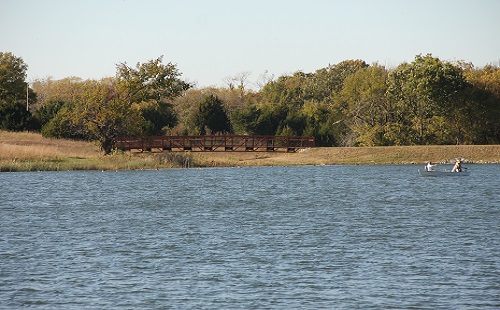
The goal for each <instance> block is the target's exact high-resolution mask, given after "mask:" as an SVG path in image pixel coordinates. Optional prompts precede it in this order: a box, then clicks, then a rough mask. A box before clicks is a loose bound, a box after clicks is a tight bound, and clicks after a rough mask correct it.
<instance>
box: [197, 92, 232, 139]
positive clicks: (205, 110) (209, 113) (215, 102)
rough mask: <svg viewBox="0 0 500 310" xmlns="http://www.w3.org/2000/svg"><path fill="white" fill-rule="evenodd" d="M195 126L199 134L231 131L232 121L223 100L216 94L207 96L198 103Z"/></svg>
mask: <svg viewBox="0 0 500 310" xmlns="http://www.w3.org/2000/svg"><path fill="white" fill-rule="evenodd" d="M194 126H195V128H196V130H197V132H198V133H199V134H202V135H205V134H207V133H209V132H210V133H228V132H231V123H230V121H229V118H228V116H227V114H226V112H225V111H224V108H223V105H222V101H220V100H219V98H217V97H216V96H214V95H208V96H206V97H205V98H204V99H203V100H202V101H201V102H199V104H198V109H197V111H196V113H195V115H194Z"/></svg>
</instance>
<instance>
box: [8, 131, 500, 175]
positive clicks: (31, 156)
mask: <svg viewBox="0 0 500 310" xmlns="http://www.w3.org/2000/svg"><path fill="white" fill-rule="evenodd" d="M458 158H460V159H461V160H463V162H464V163H467V164H500V145H430V146H377V147H316V148H310V149H304V150H299V151H297V152H294V153H287V152H217V151H215V152H163V153H160V152H153V153H150V152H144V153H140V152H116V153H114V154H112V155H106V156H104V155H102V153H101V152H100V151H99V149H98V147H97V146H96V145H95V144H94V143H91V142H83V141H73V140H64V139H48V138H43V137H42V136H41V135H40V134H37V133H23V132H21V133H12V132H5V131H0V172H25V171H76V170H89V171H91V170H97V171H99V170H156V169H167V168H205V167H249V166H322V165H407V164H410V165H411V164H415V165H424V164H425V163H427V162H429V161H430V162H432V163H437V164H451V163H453V162H454V161H455V159H458Z"/></svg>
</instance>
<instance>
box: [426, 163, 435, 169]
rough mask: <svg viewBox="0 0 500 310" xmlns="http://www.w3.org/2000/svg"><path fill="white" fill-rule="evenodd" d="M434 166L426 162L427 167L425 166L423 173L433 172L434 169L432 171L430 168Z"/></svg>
mask: <svg viewBox="0 0 500 310" xmlns="http://www.w3.org/2000/svg"><path fill="white" fill-rule="evenodd" d="M434 166H436V165H433V164H432V163H431V162H428V163H427V165H425V171H434V169H432V167H434Z"/></svg>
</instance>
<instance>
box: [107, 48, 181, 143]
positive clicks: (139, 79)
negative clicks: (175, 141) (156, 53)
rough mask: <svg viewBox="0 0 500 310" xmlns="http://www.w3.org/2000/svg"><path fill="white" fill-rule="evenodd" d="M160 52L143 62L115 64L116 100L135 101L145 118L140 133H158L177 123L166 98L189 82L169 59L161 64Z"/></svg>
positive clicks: (169, 97) (171, 96)
mask: <svg viewBox="0 0 500 310" xmlns="http://www.w3.org/2000/svg"><path fill="white" fill-rule="evenodd" d="M162 61H163V56H160V57H158V58H157V59H154V60H150V61H148V62H145V63H137V64H136V66H135V68H132V67H129V66H128V65H127V64H126V63H120V64H118V65H117V66H116V68H117V72H116V88H117V92H118V93H119V98H120V100H124V101H125V102H127V103H128V104H130V105H132V104H137V105H139V111H140V113H141V115H142V117H143V118H144V120H145V123H144V128H143V129H144V133H145V134H149V135H160V134H162V133H163V130H164V128H172V127H173V126H175V125H176V124H177V117H176V115H175V114H174V109H173V106H172V105H171V104H170V101H171V100H173V99H174V98H176V97H178V96H180V95H181V94H182V93H184V92H185V91H186V90H188V89H189V88H191V85H190V84H189V83H187V82H184V81H182V80H181V79H180V78H179V77H180V76H181V73H180V72H179V70H178V69H177V66H176V65H175V64H173V63H171V62H169V63H167V64H163V63H162Z"/></svg>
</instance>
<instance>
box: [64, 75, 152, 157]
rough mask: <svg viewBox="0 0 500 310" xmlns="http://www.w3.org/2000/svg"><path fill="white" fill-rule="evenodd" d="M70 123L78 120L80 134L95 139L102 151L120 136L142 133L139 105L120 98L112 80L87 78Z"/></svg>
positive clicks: (105, 150)
mask: <svg viewBox="0 0 500 310" xmlns="http://www.w3.org/2000/svg"><path fill="white" fill-rule="evenodd" d="M72 112H73V124H79V123H80V122H82V125H83V129H84V131H85V132H84V135H85V136H88V137H90V138H91V139H93V140H97V141H99V144H100V146H101V149H102V150H103V151H104V153H105V154H109V153H111V152H112V151H113V149H114V147H115V144H116V139H117V138H118V137H120V136H136V135H141V134H142V128H143V126H144V119H143V118H142V116H141V114H140V111H139V106H138V105H136V104H130V103H129V102H128V101H127V100H122V99H121V97H120V93H119V92H118V91H117V89H116V88H115V84H114V83H113V82H112V81H106V80H101V81H87V82H85V85H84V89H83V94H82V96H81V97H79V98H78V99H77V100H76V101H75V103H74V108H73V111H72Z"/></svg>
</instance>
